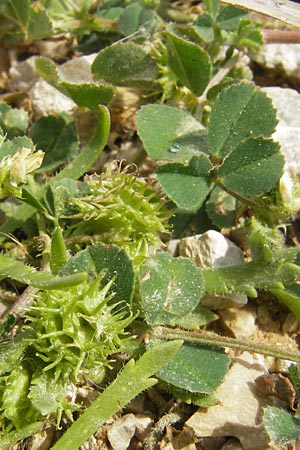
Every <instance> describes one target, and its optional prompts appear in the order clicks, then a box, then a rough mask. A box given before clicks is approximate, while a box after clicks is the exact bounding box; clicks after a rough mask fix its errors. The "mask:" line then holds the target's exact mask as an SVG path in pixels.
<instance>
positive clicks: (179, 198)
mask: <svg viewBox="0 0 300 450" xmlns="http://www.w3.org/2000/svg"><path fill="white" fill-rule="evenodd" d="M211 168H212V164H211V162H210V160H209V159H208V157H207V156H206V155H205V154H204V153H202V154H201V155H199V156H194V157H193V158H192V159H191V160H190V163H189V165H188V166H184V165H183V164H179V163H174V164H164V165H163V166H160V167H158V169H157V178H158V180H159V182H160V184H161V186H162V188H163V189H164V191H165V192H166V194H167V195H168V196H169V197H170V199H171V200H173V202H174V203H175V204H176V205H177V206H178V207H179V208H182V209H186V210H188V211H191V212H196V211H197V210H198V209H199V208H200V206H201V205H202V203H203V202H204V200H205V198H206V197H207V195H208V194H209V192H210V190H211V186H212V185H211V182H210V180H209V178H208V172H209V170H210V169H211Z"/></svg>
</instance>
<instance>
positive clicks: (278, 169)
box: [217, 138, 284, 196]
mask: <svg viewBox="0 0 300 450" xmlns="http://www.w3.org/2000/svg"><path fill="white" fill-rule="evenodd" d="M283 166H284V157H283V155H282V154H281V153H280V146H279V144H278V143H277V142H274V141H272V140H271V139H263V138H249V139H247V140H245V141H244V142H242V143H240V144H238V145H237V146H236V147H235V148H234V149H233V150H232V152H231V153H230V155H229V156H228V157H227V158H226V159H225V160H224V162H223V164H222V165H221V167H220V168H219V169H218V171H217V177H218V179H219V181H220V182H221V184H222V185H223V186H225V188H227V189H229V190H230V191H231V192H237V193H240V194H242V195H246V196H254V195H261V194H263V193H264V192H266V191H269V190H270V189H272V188H273V187H275V186H276V183H277V182H278V181H279V178H280V177H281V175H282V170H283Z"/></svg>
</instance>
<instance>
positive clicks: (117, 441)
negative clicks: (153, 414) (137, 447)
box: [107, 413, 153, 450]
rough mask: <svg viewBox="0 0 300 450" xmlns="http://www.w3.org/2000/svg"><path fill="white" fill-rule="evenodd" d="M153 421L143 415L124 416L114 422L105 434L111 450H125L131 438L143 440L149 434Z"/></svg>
mask: <svg viewBox="0 0 300 450" xmlns="http://www.w3.org/2000/svg"><path fill="white" fill-rule="evenodd" d="M152 425H153V421H152V419H151V418H150V417H148V416H146V415H143V414H131V413H130V414H125V415H124V416H122V417H120V418H119V419H117V420H115V421H114V422H113V424H112V425H111V427H110V428H109V430H108V432H107V438H108V440H109V443H110V445H111V446H112V448H113V450H127V449H128V448H129V447H130V441H131V439H132V438H133V436H136V437H137V438H138V439H140V440H144V439H145V437H146V436H147V434H148V433H149V432H150V428H151V427H152Z"/></svg>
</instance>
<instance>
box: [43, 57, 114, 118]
mask: <svg viewBox="0 0 300 450" xmlns="http://www.w3.org/2000/svg"><path fill="white" fill-rule="evenodd" d="M35 67H36V70H37V72H38V73H39V74H40V75H41V76H42V77H44V78H45V80H46V81H47V82H48V83H49V84H51V85H52V86H53V87H55V88H56V89H57V90H59V91H60V92H62V93H63V94H65V95H66V96H67V97H70V98H71V99H72V100H73V101H74V102H75V103H76V104H77V105H78V106H80V107H87V108H90V109H94V110H98V108H99V105H107V104H108V103H109V102H110V101H111V99H112V98H113V95H114V90H113V88H112V87H111V86H109V85H108V84H105V83H99V82H82V83H72V82H69V81H66V80H64V79H63V78H62V77H61V75H60V73H59V70H58V68H57V67H56V65H55V63H54V62H52V61H51V60H50V59H47V58H44V57H42V56H39V57H38V58H36V60H35Z"/></svg>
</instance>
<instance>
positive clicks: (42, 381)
mask: <svg viewBox="0 0 300 450" xmlns="http://www.w3.org/2000/svg"><path fill="white" fill-rule="evenodd" d="M67 395H68V392H67V386H66V383H65V380H64V379H63V377H61V378H59V379H57V380H56V379H55V378H54V377H53V373H51V372H50V373H49V372H42V371H40V372H39V371H37V372H35V373H34V375H33V377H32V379H31V386H30V392H29V394H28V398H29V399H30V401H31V404H32V406H33V407H34V408H35V409H36V410H37V411H39V412H40V413H41V414H42V415H43V416H44V417H46V416H48V415H49V414H51V413H54V412H56V411H57V410H58V409H59V408H60V407H62V405H63V404H65V403H67V402H66V400H65V399H66V397H67ZM70 406H71V402H70Z"/></svg>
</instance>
